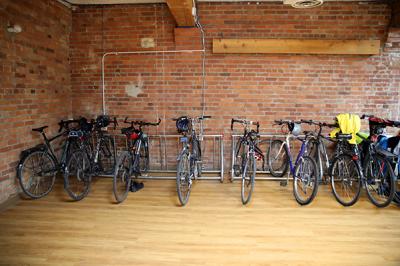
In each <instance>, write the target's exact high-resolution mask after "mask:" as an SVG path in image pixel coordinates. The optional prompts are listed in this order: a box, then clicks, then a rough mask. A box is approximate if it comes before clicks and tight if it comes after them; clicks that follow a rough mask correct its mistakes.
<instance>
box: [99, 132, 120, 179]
mask: <svg viewBox="0 0 400 266" xmlns="http://www.w3.org/2000/svg"><path fill="white" fill-rule="evenodd" d="M115 161H116V160H115V152H114V139H113V138H111V137H110V136H103V138H102V140H101V143H100V150H99V160H98V162H99V165H100V169H101V171H102V173H103V174H106V175H110V174H112V173H113V172H114V166H115Z"/></svg>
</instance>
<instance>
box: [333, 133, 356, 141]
mask: <svg viewBox="0 0 400 266" xmlns="http://www.w3.org/2000/svg"><path fill="white" fill-rule="evenodd" d="M352 137H353V136H352V135H351V134H341V133H338V134H336V138H337V139H341V140H349V139H351V138H352Z"/></svg>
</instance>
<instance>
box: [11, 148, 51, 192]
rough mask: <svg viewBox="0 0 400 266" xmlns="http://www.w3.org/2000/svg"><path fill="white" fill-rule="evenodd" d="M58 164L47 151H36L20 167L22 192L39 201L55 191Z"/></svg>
mask: <svg viewBox="0 0 400 266" xmlns="http://www.w3.org/2000/svg"><path fill="white" fill-rule="evenodd" d="M56 174H57V169H56V164H55V162H54V161H53V159H52V158H51V157H50V155H49V154H48V152H46V151H39V150H38V151H34V152H32V153H31V154H29V155H28V156H26V157H25V158H24V159H23V160H22V161H21V162H20V164H19V165H18V171H17V176H18V180H19V183H20V185H21V188H22V191H23V192H24V193H25V194H26V195H27V196H29V197H30V198H32V199H39V198H42V197H44V196H46V195H47V194H49V192H50V191H51V190H52V189H53V186H54V181H55V179H56Z"/></svg>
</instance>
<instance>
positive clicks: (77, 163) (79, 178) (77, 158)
mask: <svg viewBox="0 0 400 266" xmlns="http://www.w3.org/2000/svg"><path fill="white" fill-rule="evenodd" d="M90 182H91V166H90V160H89V157H88V155H87V153H86V152H85V151H83V150H77V151H75V152H73V153H72V154H71V157H70V158H69V159H68V161H67V164H66V167H65V171H64V187H65V190H66V191H67V193H68V195H69V196H70V197H71V198H72V199H73V200H75V201H78V200H81V199H83V198H84V197H86V196H87V194H88V193H89V189H90Z"/></svg>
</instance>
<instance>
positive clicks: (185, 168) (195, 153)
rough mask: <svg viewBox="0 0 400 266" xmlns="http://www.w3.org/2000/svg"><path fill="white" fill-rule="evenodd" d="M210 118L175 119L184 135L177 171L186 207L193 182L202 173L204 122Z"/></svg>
mask: <svg viewBox="0 0 400 266" xmlns="http://www.w3.org/2000/svg"><path fill="white" fill-rule="evenodd" d="M208 118H211V116H206V115H202V116H199V117H196V118H191V117H188V116H181V117H179V118H174V119H173V121H176V128H177V130H178V132H179V133H181V134H182V135H183V136H182V137H180V142H181V143H182V150H181V152H180V153H179V155H178V158H177V171H176V189H177V193H178V199H179V202H180V203H181V206H185V205H186V204H187V202H188V201H189V196H190V191H191V188H192V183H193V181H192V180H193V179H197V177H199V176H201V173H202V161H201V143H200V141H201V140H202V138H203V120H205V119H208ZM197 124H200V134H197V133H196V126H197ZM188 135H189V137H188ZM189 138H190V140H189Z"/></svg>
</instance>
